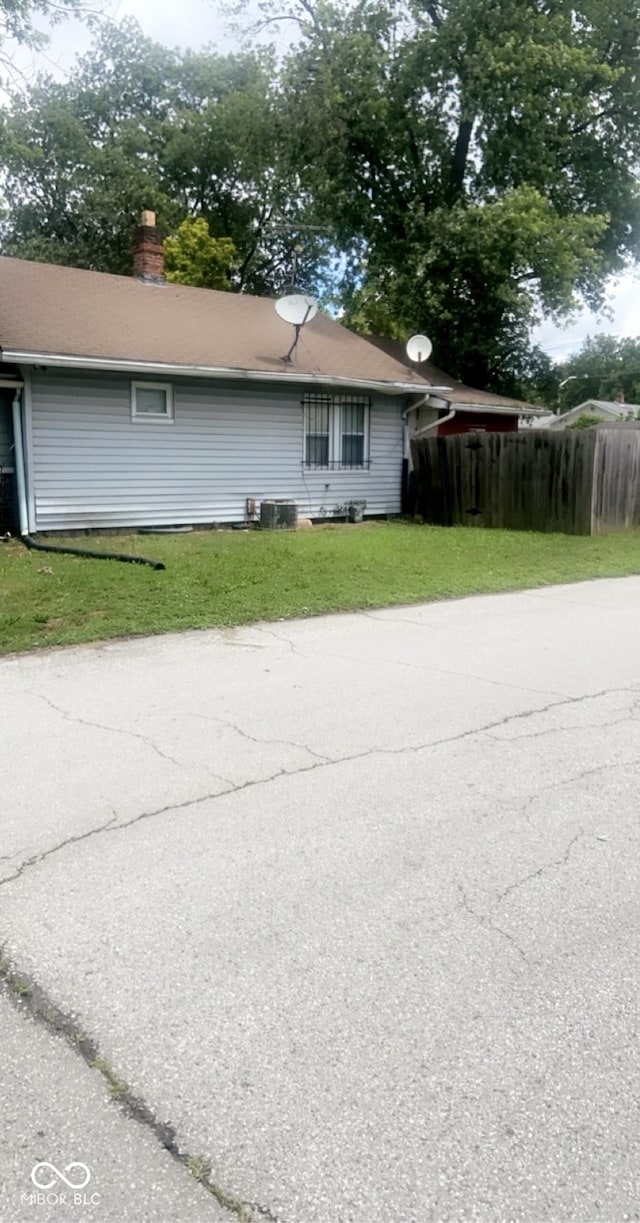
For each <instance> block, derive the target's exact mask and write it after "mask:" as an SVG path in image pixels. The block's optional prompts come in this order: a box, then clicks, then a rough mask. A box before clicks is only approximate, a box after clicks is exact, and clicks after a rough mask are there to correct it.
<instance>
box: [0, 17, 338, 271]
mask: <svg viewBox="0 0 640 1223" xmlns="http://www.w3.org/2000/svg"><path fill="white" fill-rule="evenodd" d="M274 77H275V67H274V62H273V58H272V56H271V54H270V53H269V52H268V51H264V52H262V51H261V52H256V53H253V52H248V53H246V54H241V55H228V56H221V55H218V54H216V53H215V52H213V51H204V52H201V53H198V54H196V53H193V52H189V51H186V52H181V51H179V50H169V49H167V48H165V47H162V46H159V45H158V44H156V43H154V42H152V41H151V40H150V39H148V38H146V37H145V36H144V35H143V34H142V32H141V30H140V28H139V26H138V25H137V24H136V23H135V22H134V21H131V20H128V21H125V22H123V23H122V24H121V25H106V26H103V27H102V28H101V29H100V30H99V31H98V33H97V36H96V40H95V44H94V46H93V48H92V49H91V51H90V52H89V53H88V54H87V55H86V56H84V57H83V58H81V59H80V60H79V62H78V65H77V67H76V69H75V71H74V72H72V74H71V76H70V78H69V80H68V81H66V82H65V83H64V84H59V83H57V82H55V81H53V80H52V79H51V78H50V77H41V78H40V79H39V80H38V81H37V82H36V83H35V84H34V85H33V86H30V87H28V88H26V89H24V90H23V91H22V92H21V93H16V94H15V96H14V98H13V105H12V109H11V113H10V114H9V115H8V116H7V118H6V120H5V124H4V129H3V132H2V134H1V136H0V162H2V164H3V165H4V195H5V199H6V201H7V205H8V207H7V211H6V214H5V218H4V221H3V222H2V224H1V226H0V236H1V237H2V245H3V249H4V251H5V253H7V254H18V255H20V256H21V257H23V258H32V259H40V260H45V261H51V262H56V263H66V264H72V265H75V266H80V267H89V268H95V269H97V270H100V271H109V272H116V273H120V274H123V275H127V274H129V273H130V271H131V248H132V243H133V236H134V230H135V226H136V223H137V218H138V215H139V213H140V211H141V210H142V209H143V208H151V209H153V210H154V211H155V212H156V213H157V215H158V222H159V224H160V225H161V226H162V227H163V228H164V229H166V230H167V231H168V232H170V233H171V232H174V231H175V230H176V229H177V227H178V225H179V224H180V222H181V221H182V220H183V219H184V218H185V216H186V217H202V218H204V220H205V221H206V222H207V224H208V226H209V231H210V234H211V236H212V237H213V238H216V239H220V238H225V239H230V240H231V241H232V242H233V244H234V247H235V250H236V252H237V259H236V261H235V263H234V270H233V277H232V287H233V288H235V289H238V290H241V291H243V290H244V291H249V292H256V293H265V292H271V291H277V290H278V289H279V288H280V287H281V286H282V285H283V284H284V283H286V281H287V279H288V277H289V276H290V274H291V264H292V257H293V255H292V248H293V245H294V244H295V241H296V236H295V226H296V225H299V224H300V223H303V222H304V221H305V219H306V210H307V209H308V207H309V204H308V199H305V197H304V194H303V193H302V192H301V191H300V190H299V186H298V183H297V178H296V175H295V174H294V173H293V172H291V171H290V170H289V169H288V168H287V167H285V166H284V165H283V157H282V126H281V117H280V109H279V101H278V97H277V90H276V87H275V85H274ZM326 245H327V244H326V242H324V241H323V240H322V238H321V236H319V235H317V234H315V233H311V235H310V238H309V240H308V241H306V242H305V253H304V256H303V258H302V260H301V271H300V275H301V280H305V281H306V283H308V284H309V286H312V285H315V283H316V282H317V279H318V268H319V266H320V265H321V263H322V259H323V257H324V253H325V252H324V247H326Z"/></svg>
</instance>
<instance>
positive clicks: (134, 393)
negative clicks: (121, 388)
mask: <svg viewBox="0 0 640 1223" xmlns="http://www.w3.org/2000/svg"><path fill="white" fill-rule="evenodd" d="M138 391H164V393H165V402H166V405H167V410H166V412H139V411H138ZM131 420H132V421H135V423H136V424H139V423H140V421H146V422H147V424H154V425H173V424H174V423H175V409H174V399H173V386H172V384H171V383H170V382H142V381H138V382H132V383H131Z"/></svg>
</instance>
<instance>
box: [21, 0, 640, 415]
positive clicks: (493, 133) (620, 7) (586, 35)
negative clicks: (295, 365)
mask: <svg viewBox="0 0 640 1223" xmlns="http://www.w3.org/2000/svg"><path fill="white" fill-rule="evenodd" d="M15 2H16V6H17V8H16V11H17V12H18V13H19V12H21V11H27V10H26V0H24V5H25V7H24V8H23V0H15ZM2 3H5V0H2ZM12 3H14V0H8V5H9V6H10V5H11V4H12ZM292 3H293V6H294V7H293V8H292V9H291V10H290V11H289V10H281V9H280V8H279V7H278V3H277V0H265V3H264V5H263V7H264V10H265V21H266V22H267V23H275V22H277V21H278V20H279V19H280V18H281V17H283V18H284V17H288V18H291V17H293V19H294V20H296V22H297V29H298V31H299V36H298V39H297V41H296V42H295V43H294V45H293V46H292V48H291V49H290V50H289V51H288V52H287V53H285V54H284V55H283V56H281V57H277V56H276V54H275V52H274V51H273V50H271V49H269V48H268V47H264V46H262V45H258V44H256V45H253V46H251V44H249V46H248V48H247V49H245V50H243V51H242V52H239V53H236V54H231V55H219V54H217V53H216V52H215V51H213V50H204V51H200V52H190V51H180V50H175V49H174V50H170V49H168V48H165V47H162V46H160V45H158V44H156V43H154V42H152V41H151V40H150V39H148V38H146V37H145V36H144V35H143V34H142V32H141V31H140V29H139V27H138V26H137V25H136V23H135V22H132V21H130V20H129V21H125V22H123V23H121V24H108V23H107V24H104V25H102V26H101V27H100V28H99V30H98V31H97V33H96V38H95V42H94V46H93V48H92V49H91V51H90V52H89V53H88V54H87V55H86V56H84V57H83V58H81V59H80V60H79V62H78V64H77V67H76V69H75V70H74V71H73V72H72V73H71V75H70V77H69V79H68V80H67V81H65V82H64V83H60V82H56V81H54V80H53V79H52V78H51V77H47V76H41V77H40V78H39V79H38V80H37V81H36V82H34V83H33V84H32V85H30V86H28V87H26V88H23V89H22V90H21V91H18V92H16V93H15V95H14V97H13V99H12V103H11V105H10V107H9V109H8V111H7V113H6V114H5V116H4V121H3V125H2V130H1V133H0V165H1V166H2V173H3V183H4V189H3V195H4V199H5V212H4V217H3V219H2V222H1V225H0V236H1V237H2V246H3V249H4V250H5V252H6V253H14V254H19V255H21V256H23V257H27V258H36V259H45V260H54V261H57V262H63V263H71V264H76V265H78V266H85V267H94V268H98V269H100V270H105V271H114V272H128V271H129V270H130V266H131V253H130V252H131V244H132V239H133V230H134V227H135V224H136V220H137V216H138V214H139V212H140V211H141V209H143V208H151V209H153V210H155V212H156V213H157V215H158V221H159V224H160V225H161V226H162V227H164V228H165V229H166V230H167V232H168V233H169V234H171V235H176V234H177V233H178V230H179V227H180V225H181V224H182V223H183V222H184V221H185V219H186V218H190V219H191V220H193V219H198V218H201V219H202V221H203V222H204V223H205V224H206V226H207V234H208V236H209V239H210V240H213V241H214V242H220V241H221V240H225V241H227V242H229V243H232V244H233V248H234V250H235V259H234V262H233V267H232V270H231V286H232V288H233V289H235V290H236V291H240V292H243V291H249V292H254V293H274V292H278V291H279V290H280V289H281V288H282V287H283V286H284V285H285V284H286V283H287V281H288V280H289V278H290V275H291V270H292V265H293V261H294V250H295V248H296V247H300V246H301V247H302V251H301V253H299V255H298V259H297V262H298V277H299V282H300V284H301V285H302V286H304V287H305V288H308V289H311V290H314V291H316V292H323V293H324V295H325V297H331V298H332V300H333V303H334V306H335V308H336V309H338V310H339V311H340V314H341V317H342V318H343V320H344V321H345V322H346V323H347V324H348V325H350V326H352V327H354V328H356V329H358V330H361V331H363V332H365V333H366V332H381V331H383V332H385V333H387V334H390V335H393V336H395V337H396V338H404V337H405V336H407V335H408V334H410V333H411V332H413V331H425V332H426V333H427V334H429V335H430V336H431V338H432V340H433V341H434V358H435V359H436V360H437V362H438V363H439V364H440V365H442V366H443V367H444V368H446V369H448V370H449V371H450V372H451V374H452V375H457V376H459V377H463V378H465V379H466V380H467V381H469V382H472V383H475V384H476V385H480V386H488V387H491V388H494V389H496V390H503V391H507V392H512V393H518V392H520V393H523V392H527V393H531V387H532V386H533V385H536V384H537V385H538V387H541V386H546V385H548V384H549V379H550V372H549V365H550V363H549V361H548V359H546V358H545V357H544V355H543V354H542V353H540V352H539V351H537V350H536V349H535V348H533V347H532V345H531V339H530V336H531V328H532V325H533V323H534V322H535V321H537V319H539V318H540V317H541V316H551V317H558V318H560V317H562V316H563V315H564V314H566V313H567V312H568V311H570V310H571V309H572V308H574V307H575V306H576V304H578V303H580V302H581V301H585V302H587V303H589V304H590V305H592V306H597V305H599V304H600V301H601V297H602V292H603V288H604V285H605V282H606V278H607V277H608V276H609V275H610V274H612V273H614V272H617V271H619V270H620V269H621V268H622V267H623V266H624V265H625V263H626V262H627V261H628V260H630V259H633V258H635V257H636V255H637V251H638V238H639V236H640V194H639V191H638V181H637V167H638V152H639V148H640V83H639V78H638V73H637V59H638V52H639V49H640V48H639V43H640V0H574V2H573V3H569V2H568V0H352V2H351V3H349V4H347V5H345V4H344V3H337V2H336V3H334V2H332V0H292ZM270 6H271V7H270ZM5 10H6V11H11V10H10V7H9V8H8V7H7V5H6V4H5ZM267 28H268V25H267ZM182 232H183V234H186V232H187V231H182ZM197 232H202V234H204V230H201V231H196V230H190V231H189V233H190V236H191V239H194V238H195V235H196V233H197ZM225 257H226V256H225ZM223 262H224V260H223ZM192 270H193V269H192ZM185 274H186V273H185ZM189 274H191V273H189ZM545 380H546V381H545Z"/></svg>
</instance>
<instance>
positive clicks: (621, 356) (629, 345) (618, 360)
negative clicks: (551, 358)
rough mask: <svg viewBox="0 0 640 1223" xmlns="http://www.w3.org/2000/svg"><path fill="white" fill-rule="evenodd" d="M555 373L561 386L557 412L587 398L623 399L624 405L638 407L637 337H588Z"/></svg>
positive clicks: (639, 367)
mask: <svg viewBox="0 0 640 1223" xmlns="http://www.w3.org/2000/svg"><path fill="white" fill-rule="evenodd" d="M556 372H557V378H558V382H559V383H560V382H562V383H564V385H563V386H561V387H559V390H558V393H557V408H558V410H559V411H560V412H568V411H569V409H570V408H574V407H576V406H577V404H579V403H584V402H585V401H586V400H587V399H608V400H613V399H616V398H617V397H619V396H623V397H624V399H625V400H626V402H627V403H630V404H640V336H639V337H637V338H636V339H631V338H621V337H618V336H612V335H599V336H594V337H592V338H589V339H587V340H586V341H585V343H584V344H583V346H582V348H581V349H579V351H578V352H577V353H575V354H574V355H573V356H571V357H570V358H569V359H568V360H567V361H565V362H563V364H562V365H558V366H556Z"/></svg>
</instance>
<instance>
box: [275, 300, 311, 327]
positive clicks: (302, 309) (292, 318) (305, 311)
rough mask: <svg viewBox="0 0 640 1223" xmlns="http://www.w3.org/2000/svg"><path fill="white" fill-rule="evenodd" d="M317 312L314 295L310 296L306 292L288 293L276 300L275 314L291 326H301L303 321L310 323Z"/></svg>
mask: <svg viewBox="0 0 640 1223" xmlns="http://www.w3.org/2000/svg"><path fill="white" fill-rule="evenodd" d="M317 313H318V303H317V301H316V299H315V297H310V296H309V295H308V294H307V293H288V294H287V296H286V297H280V298H279V299H278V301H277V302H276V314H278V315H279V316H280V318H281V319H283V320H284V322H285V323H291V324H292V326H293V327H303V326H304V324H305V323H310V322H311V319H312V318H315V316H316V314H317Z"/></svg>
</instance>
